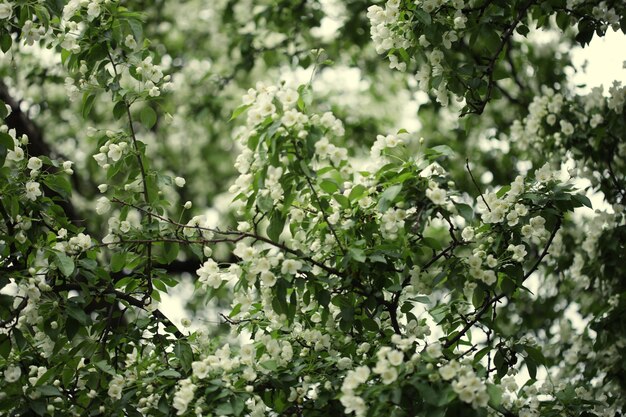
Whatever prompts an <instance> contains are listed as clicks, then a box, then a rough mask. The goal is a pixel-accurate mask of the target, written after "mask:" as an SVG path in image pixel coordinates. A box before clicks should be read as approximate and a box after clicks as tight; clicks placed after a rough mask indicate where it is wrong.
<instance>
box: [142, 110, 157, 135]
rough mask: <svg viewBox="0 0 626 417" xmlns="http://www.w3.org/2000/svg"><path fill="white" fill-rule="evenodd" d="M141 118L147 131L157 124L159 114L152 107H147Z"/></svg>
mask: <svg viewBox="0 0 626 417" xmlns="http://www.w3.org/2000/svg"><path fill="white" fill-rule="evenodd" d="M139 118H140V119H141V123H142V124H143V126H144V127H145V128H146V129H152V127H153V126H154V125H155V124H156V121H157V114H156V112H155V111H154V109H153V108H152V107H150V106H146V107H144V108H143V109H142V110H141V113H140V114H139Z"/></svg>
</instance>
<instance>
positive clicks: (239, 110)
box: [228, 104, 252, 122]
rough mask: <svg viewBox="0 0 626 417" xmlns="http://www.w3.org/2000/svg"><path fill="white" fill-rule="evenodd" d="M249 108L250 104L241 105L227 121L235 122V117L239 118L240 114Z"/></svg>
mask: <svg viewBox="0 0 626 417" xmlns="http://www.w3.org/2000/svg"><path fill="white" fill-rule="evenodd" d="M250 106H252V104H242V105H241V106H239V107H237V108H236V109H235V111H233V114H232V115H231V116H230V119H229V120H228V121H229V122H230V121H233V120H235V119H236V118H237V117H239V115H240V114H241V113H243V112H245V111H246V110H248V109H249V108H250Z"/></svg>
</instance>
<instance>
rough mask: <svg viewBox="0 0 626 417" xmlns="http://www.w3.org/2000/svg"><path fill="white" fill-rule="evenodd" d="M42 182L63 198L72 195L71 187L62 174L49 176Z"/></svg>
mask: <svg viewBox="0 0 626 417" xmlns="http://www.w3.org/2000/svg"><path fill="white" fill-rule="evenodd" d="M43 182H44V184H46V186H47V187H48V188H50V189H51V190H53V191H54V192H56V193H58V194H59V195H60V196H61V197H63V198H69V197H70V196H71V195H72V185H71V184H70V182H69V181H68V179H67V178H66V177H65V175H63V174H55V175H49V176H47V177H46V179H45V180H44V181H43Z"/></svg>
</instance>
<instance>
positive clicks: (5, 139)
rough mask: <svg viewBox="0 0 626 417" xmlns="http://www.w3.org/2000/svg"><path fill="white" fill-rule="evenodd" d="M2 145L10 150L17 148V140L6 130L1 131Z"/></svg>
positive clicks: (0, 143)
mask: <svg viewBox="0 0 626 417" xmlns="http://www.w3.org/2000/svg"><path fill="white" fill-rule="evenodd" d="M0 147H4V148H6V149H9V150H14V149H15V142H14V141H13V138H12V137H11V135H9V134H8V133H5V132H0Z"/></svg>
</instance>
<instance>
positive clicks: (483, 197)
mask: <svg viewBox="0 0 626 417" xmlns="http://www.w3.org/2000/svg"><path fill="white" fill-rule="evenodd" d="M465 167H466V168H467V172H469V174H470V177H471V178H472V182H473V183H474V186H475V187H476V189H477V190H478V193H479V194H480V198H481V199H482V200H483V203H485V205H486V206H487V210H489V211H491V207H489V204H487V200H485V196H483V192H482V191H481V190H480V187H479V186H478V183H477V182H476V179H475V178H474V174H472V170H471V169H470V166H469V158H466V159H465Z"/></svg>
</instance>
